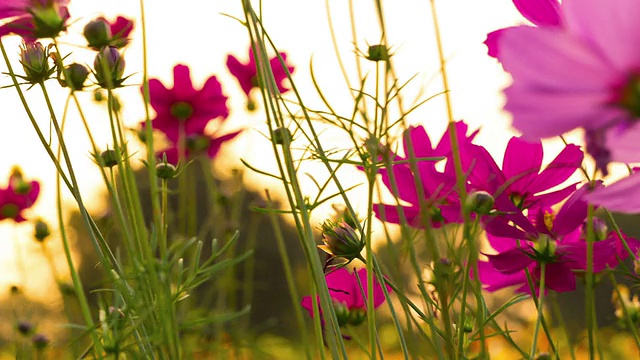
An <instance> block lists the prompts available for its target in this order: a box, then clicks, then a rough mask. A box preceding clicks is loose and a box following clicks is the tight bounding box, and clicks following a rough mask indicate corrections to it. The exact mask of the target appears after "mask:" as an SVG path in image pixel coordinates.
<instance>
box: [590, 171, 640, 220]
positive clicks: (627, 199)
mask: <svg viewBox="0 0 640 360" xmlns="http://www.w3.org/2000/svg"><path fill="white" fill-rule="evenodd" d="M585 200H586V201H588V202H589V203H591V204H594V205H599V206H604V207H606V208H607V209H609V210H611V211H616V212H623V213H639V212H640V173H637V174H633V175H631V176H628V177H626V178H624V179H622V180H620V181H618V182H616V183H613V184H612V185H609V186H607V187H605V188H601V189H597V190H594V191H593V192H591V193H590V194H587V195H585Z"/></svg>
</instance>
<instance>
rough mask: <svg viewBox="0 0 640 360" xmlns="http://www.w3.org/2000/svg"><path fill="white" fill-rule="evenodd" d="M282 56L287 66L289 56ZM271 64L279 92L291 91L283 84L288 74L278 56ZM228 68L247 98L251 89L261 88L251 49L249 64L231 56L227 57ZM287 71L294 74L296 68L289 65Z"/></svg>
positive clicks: (283, 54)
mask: <svg viewBox="0 0 640 360" xmlns="http://www.w3.org/2000/svg"><path fill="white" fill-rule="evenodd" d="M280 56H281V57H282V60H283V61H284V62H285V64H286V63H287V54H286V53H283V52H281V53H280ZM269 64H270V65H271V71H272V72H273V78H274V80H275V82H276V85H277V86H278V90H279V91H280V92H281V93H284V92H287V91H289V89H288V88H286V87H285V86H284V84H283V82H284V80H286V79H287V72H286V71H285V70H284V68H283V67H282V66H281V65H280V60H279V59H278V57H277V56H276V57H273V58H271V59H270V60H269ZM227 68H229V72H231V74H232V75H233V76H235V77H236V78H237V79H238V82H239V83H240V87H242V91H244V93H245V94H247V96H249V93H250V92H251V89H253V88H254V87H258V86H259V83H258V78H257V74H258V73H257V69H256V61H255V58H254V54H253V49H252V48H251V47H249V61H248V62H247V63H241V62H240V61H239V60H238V59H237V58H236V57H235V56H233V55H229V56H227ZM287 70H288V71H289V73H293V70H294V68H293V66H291V65H288V64H287Z"/></svg>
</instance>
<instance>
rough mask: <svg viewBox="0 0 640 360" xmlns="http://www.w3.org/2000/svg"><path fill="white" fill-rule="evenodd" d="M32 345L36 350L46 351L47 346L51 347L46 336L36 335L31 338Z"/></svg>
mask: <svg viewBox="0 0 640 360" xmlns="http://www.w3.org/2000/svg"><path fill="white" fill-rule="evenodd" d="M31 343H32V344H33V347H35V348H36V350H40V351H41V350H44V349H45V348H46V347H47V346H49V338H48V337H47V336H46V335H44V334H35V335H33V337H32V338H31Z"/></svg>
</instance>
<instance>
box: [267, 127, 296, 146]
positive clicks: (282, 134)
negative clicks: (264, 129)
mask: <svg viewBox="0 0 640 360" xmlns="http://www.w3.org/2000/svg"><path fill="white" fill-rule="evenodd" d="M285 139H286V140H285ZM291 140H292V137H291V131H289V129H287V128H284V127H279V128H277V129H275V130H273V136H272V137H271V141H273V142H274V143H276V144H278V145H282V144H284V143H285V141H288V142H289V143H290V142H291Z"/></svg>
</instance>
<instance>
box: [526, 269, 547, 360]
mask: <svg viewBox="0 0 640 360" xmlns="http://www.w3.org/2000/svg"><path fill="white" fill-rule="evenodd" d="M546 269H547V264H546V263H545V262H542V263H540V295H539V296H538V318H537V320H536V326H535V329H534V330H533V342H532V343H531V352H530V353H529V356H530V358H531V359H534V358H535V355H536V352H537V349H538V333H539V332H540V324H541V322H542V317H543V316H544V315H543V312H544V293H545V291H546V288H545V282H546V281H545V280H546V279H545V277H546Z"/></svg>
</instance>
